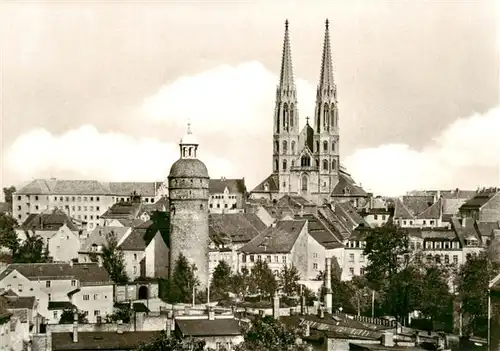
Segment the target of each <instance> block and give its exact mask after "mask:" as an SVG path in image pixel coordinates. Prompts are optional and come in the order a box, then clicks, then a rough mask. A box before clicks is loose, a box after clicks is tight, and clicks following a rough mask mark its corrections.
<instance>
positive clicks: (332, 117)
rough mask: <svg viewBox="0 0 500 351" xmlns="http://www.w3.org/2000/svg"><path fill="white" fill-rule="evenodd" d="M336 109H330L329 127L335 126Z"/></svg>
mask: <svg viewBox="0 0 500 351" xmlns="http://www.w3.org/2000/svg"><path fill="white" fill-rule="evenodd" d="M335 112H336V108H332V110H331V111H330V120H331V126H332V127H334V126H335V115H336V113H335Z"/></svg>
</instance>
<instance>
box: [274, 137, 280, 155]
mask: <svg viewBox="0 0 500 351" xmlns="http://www.w3.org/2000/svg"><path fill="white" fill-rule="evenodd" d="M279 151H280V143H279V142H278V141H277V140H276V141H275V142H274V152H275V153H278V152H279Z"/></svg>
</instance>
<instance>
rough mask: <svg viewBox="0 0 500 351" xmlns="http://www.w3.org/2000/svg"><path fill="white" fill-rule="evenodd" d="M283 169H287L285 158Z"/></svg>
mask: <svg viewBox="0 0 500 351" xmlns="http://www.w3.org/2000/svg"><path fill="white" fill-rule="evenodd" d="M283 171H286V160H283Z"/></svg>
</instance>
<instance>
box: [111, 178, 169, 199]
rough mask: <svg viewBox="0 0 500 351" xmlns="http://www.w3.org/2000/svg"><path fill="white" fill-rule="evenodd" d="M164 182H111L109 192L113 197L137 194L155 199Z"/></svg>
mask: <svg viewBox="0 0 500 351" xmlns="http://www.w3.org/2000/svg"><path fill="white" fill-rule="evenodd" d="M162 185H163V182H110V183H109V190H110V192H111V194H112V195H118V196H129V195H130V194H132V193H134V192H135V193H137V194H138V195H140V196H143V197H154V196H156V193H157V191H158V189H160V187H161V186H162Z"/></svg>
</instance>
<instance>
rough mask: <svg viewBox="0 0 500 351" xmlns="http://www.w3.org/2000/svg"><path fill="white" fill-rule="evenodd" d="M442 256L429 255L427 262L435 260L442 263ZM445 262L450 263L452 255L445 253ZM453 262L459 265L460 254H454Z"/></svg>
mask: <svg viewBox="0 0 500 351" xmlns="http://www.w3.org/2000/svg"><path fill="white" fill-rule="evenodd" d="M441 256H442V255H436V256H434V257H433V256H432V255H427V262H429V263H431V262H432V261H435V262H436V263H441ZM444 263H445V264H449V263H450V256H449V255H444ZM453 264H455V265H457V264H458V255H453Z"/></svg>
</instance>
